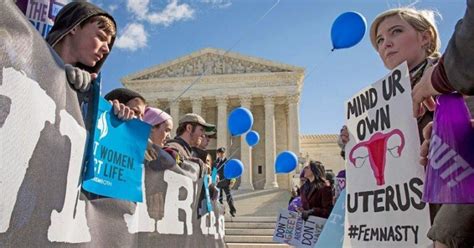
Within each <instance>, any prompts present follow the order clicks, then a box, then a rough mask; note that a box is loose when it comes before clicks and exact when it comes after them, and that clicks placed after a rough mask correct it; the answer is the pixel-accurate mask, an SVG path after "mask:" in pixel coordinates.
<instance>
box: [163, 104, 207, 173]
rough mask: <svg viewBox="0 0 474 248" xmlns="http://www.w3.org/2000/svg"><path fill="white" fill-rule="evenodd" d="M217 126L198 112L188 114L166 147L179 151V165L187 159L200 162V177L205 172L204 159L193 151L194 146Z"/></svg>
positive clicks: (182, 119)
mask: <svg viewBox="0 0 474 248" xmlns="http://www.w3.org/2000/svg"><path fill="white" fill-rule="evenodd" d="M215 128H216V127H215V125H213V124H209V123H207V122H206V121H205V120H204V118H202V117H201V116H199V115H197V114H193V113H189V114H186V115H184V116H183V117H182V118H181V119H180V120H179V123H178V128H177V130H176V137H175V138H174V139H172V140H169V141H168V142H167V143H166V144H165V147H168V148H171V149H173V150H175V151H176V152H177V153H178V155H179V159H178V161H177V163H178V165H180V163H181V162H182V161H186V160H188V161H193V162H194V163H197V164H199V167H200V168H199V175H198V176H199V177H200V176H201V175H202V173H203V166H204V161H202V160H201V159H200V158H199V157H198V155H197V154H196V153H195V152H193V147H197V146H198V145H200V143H201V142H202V139H203V138H204V134H205V132H206V131H208V132H210V131H213V130H214V129H215Z"/></svg>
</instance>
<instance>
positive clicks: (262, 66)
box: [122, 48, 304, 82]
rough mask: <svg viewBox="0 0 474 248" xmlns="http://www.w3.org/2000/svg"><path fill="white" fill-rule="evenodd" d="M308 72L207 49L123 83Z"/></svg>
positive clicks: (125, 79)
mask: <svg viewBox="0 0 474 248" xmlns="http://www.w3.org/2000/svg"><path fill="white" fill-rule="evenodd" d="M303 71H304V69H303V68H300V67H295V66H291V65H285V64H280V63H276V62H273V61H269V60H264V59H260V58H255V57H250V56H244V55H241V54H238V53H232V52H228V53H226V52H225V51H224V50H220V49H214V48H205V49H202V50H199V51H197V52H194V53H192V54H190V55H188V56H184V57H181V58H178V59H175V60H173V61H170V62H167V63H164V64H160V65H157V66H155V67H152V68H149V69H146V70H143V71H141V72H138V73H134V74H132V75H129V76H126V77H125V78H124V79H123V80H122V81H123V82H130V81H139V80H150V79H170V78H182V77H198V76H201V75H204V76H208V75H230V74H254V73H277V72H303Z"/></svg>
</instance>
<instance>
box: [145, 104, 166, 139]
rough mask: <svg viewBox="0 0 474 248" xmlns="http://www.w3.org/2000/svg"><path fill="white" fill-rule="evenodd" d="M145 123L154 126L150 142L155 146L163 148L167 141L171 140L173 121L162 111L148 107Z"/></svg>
mask: <svg viewBox="0 0 474 248" xmlns="http://www.w3.org/2000/svg"><path fill="white" fill-rule="evenodd" d="M143 121H144V122H146V123H148V124H150V125H151V126H152V128H151V133H150V140H151V141H152V142H153V144H154V145H156V146H158V147H163V146H164V145H165V141H166V140H168V139H169V138H170V133H171V130H172V129H173V119H172V118H171V116H170V115H169V114H168V113H166V112H164V111H163V110H161V109H157V108H151V107H147V108H146V109H145V115H144V117H143Z"/></svg>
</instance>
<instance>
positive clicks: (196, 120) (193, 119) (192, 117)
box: [179, 113, 216, 132]
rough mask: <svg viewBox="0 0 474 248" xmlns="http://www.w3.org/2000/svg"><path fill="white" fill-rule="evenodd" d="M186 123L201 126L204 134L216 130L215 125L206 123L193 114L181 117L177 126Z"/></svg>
mask: <svg viewBox="0 0 474 248" xmlns="http://www.w3.org/2000/svg"><path fill="white" fill-rule="evenodd" d="M186 122H189V123H197V124H199V125H201V126H203V127H204V129H205V131H206V132H211V131H214V130H215V129H216V126H215V125H213V124H210V123H207V122H206V121H205V120H204V118H202V117H201V116H200V115H198V114H194V113H189V114H185V115H184V116H183V117H181V119H180V120H179V125H181V124H183V123H186Z"/></svg>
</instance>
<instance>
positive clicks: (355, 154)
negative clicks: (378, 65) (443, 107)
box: [344, 63, 430, 247]
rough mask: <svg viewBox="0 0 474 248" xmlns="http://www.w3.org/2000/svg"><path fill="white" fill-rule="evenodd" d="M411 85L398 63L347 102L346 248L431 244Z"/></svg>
mask: <svg viewBox="0 0 474 248" xmlns="http://www.w3.org/2000/svg"><path fill="white" fill-rule="evenodd" d="M410 85H411V83H410V76H409V73H408V67H407V65H406V63H403V64H401V65H399V66H398V67H396V68H395V69H394V70H392V71H391V72H390V73H389V74H388V75H387V76H385V77H384V78H382V79H381V80H379V81H377V82H376V83H374V84H372V85H370V86H369V87H367V88H365V89H363V90H362V91H360V92H359V93H357V94H356V95H354V97H352V98H351V99H349V100H348V101H347V103H346V116H345V117H346V125H347V128H348V131H349V135H350V141H349V143H348V144H347V145H346V156H347V159H346V180H347V181H346V182H347V184H346V189H347V199H346V202H347V205H346V216H347V219H348V222H346V226H345V240H344V246H345V247H351V246H353V247H415V246H425V245H428V244H429V243H430V241H429V240H428V238H427V237H426V233H427V232H428V228H429V226H430V222H429V214H428V207H427V204H426V203H424V202H423V201H422V200H421V197H422V192H423V178H424V171H423V167H421V166H420V165H419V164H418V158H419V151H420V140H419V136H418V128H417V122H416V119H415V118H413V116H412V105H411V86H410Z"/></svg>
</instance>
